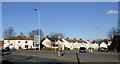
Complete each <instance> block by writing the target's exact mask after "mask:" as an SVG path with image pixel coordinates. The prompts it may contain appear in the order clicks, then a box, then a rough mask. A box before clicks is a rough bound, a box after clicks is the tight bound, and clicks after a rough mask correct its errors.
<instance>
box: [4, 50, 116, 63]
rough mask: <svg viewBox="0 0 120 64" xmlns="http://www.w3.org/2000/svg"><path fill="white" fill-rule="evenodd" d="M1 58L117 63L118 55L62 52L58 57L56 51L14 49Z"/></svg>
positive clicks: (28, 60)
mask: <svg viewBox="0 0 120 64" xmlns="http://www.w3.org/2000/svg"><path fill="white" fill-rule="evenodd" d="M8 53H9V52H8ZM2 59H3V63H5V62H35V63H39V62H42V63H45V62H47V63H56V64H57V63H64V62H72V63H74V64H75V63H76V64H81V63H83V62H87V63H91V62H93V63H95V62H97V63H98V62H99V63H100V62H110V63H111V62H114V63H117V62H118V55H117V54H104V53H78V52H62V53H61V57H59V56H58V52H49V51H14V52H10V54H4V55H3V57H2ZM110 63H109V64H110ZM83 64H84V63H83ZM85 64H86V63H85ZM105 64H106V63H105ZM111 64H113V63H111Z"/></svg>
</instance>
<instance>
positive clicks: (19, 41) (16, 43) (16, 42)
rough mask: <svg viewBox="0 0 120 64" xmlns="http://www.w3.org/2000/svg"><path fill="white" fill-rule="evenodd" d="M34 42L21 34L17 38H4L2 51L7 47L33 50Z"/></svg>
mask: <svg viewBox="0 0 120 64" xmlns="http://www.w3.org/2000/svg"><path fill="white" fill-rule="evenodd" d="M33 45H34V40H33V38H31V37H26V36H24V35H23V33H21V35H19V36H17V37H8V38H4V47H3V48H4V49H5V48H6V47H9V48H10V49H12V48H15V49H30V48H33Z"/></svg>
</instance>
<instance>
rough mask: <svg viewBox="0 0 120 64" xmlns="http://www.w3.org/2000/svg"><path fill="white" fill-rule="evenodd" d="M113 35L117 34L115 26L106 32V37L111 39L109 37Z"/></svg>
mask: <svg viewBox="0 0 120 64" xmlns="http://www.w3.org/2000/svg"><path fill="white" fill-rule="evenodd" d="M115 35H117V28H112V29H111V30H110V31H109V32H108V38H109V39H111V38H113V37H114V36H115Z"/></svg>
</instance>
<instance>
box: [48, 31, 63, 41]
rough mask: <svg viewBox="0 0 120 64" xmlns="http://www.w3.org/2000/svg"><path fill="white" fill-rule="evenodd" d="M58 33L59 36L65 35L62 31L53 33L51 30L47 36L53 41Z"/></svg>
mask: <svg viewBox="0 0 120 64" xmlns="http://www.w3.org/2000/svg"><path fill="white" fill-rule="evenodd" d="M58 35H60V36H61V38H64V37H65V36H64V35H63V34H62V33H54V32H51V33H50V34H49V36H50V37H49V38H50V39H51V40H52V41H55V40H57V37H58Z"/></svg>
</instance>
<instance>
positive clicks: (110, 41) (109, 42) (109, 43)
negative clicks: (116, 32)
mask: <svg viewBox="0 0 120 64" xmlns="http://www.w3.org/2000/svg"><path fill="white" fill-rule="evenodd" d="M112 41H113V38H111V39H110V40H109V41H108V46H110V45H111V43H112Z"/></svg>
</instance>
